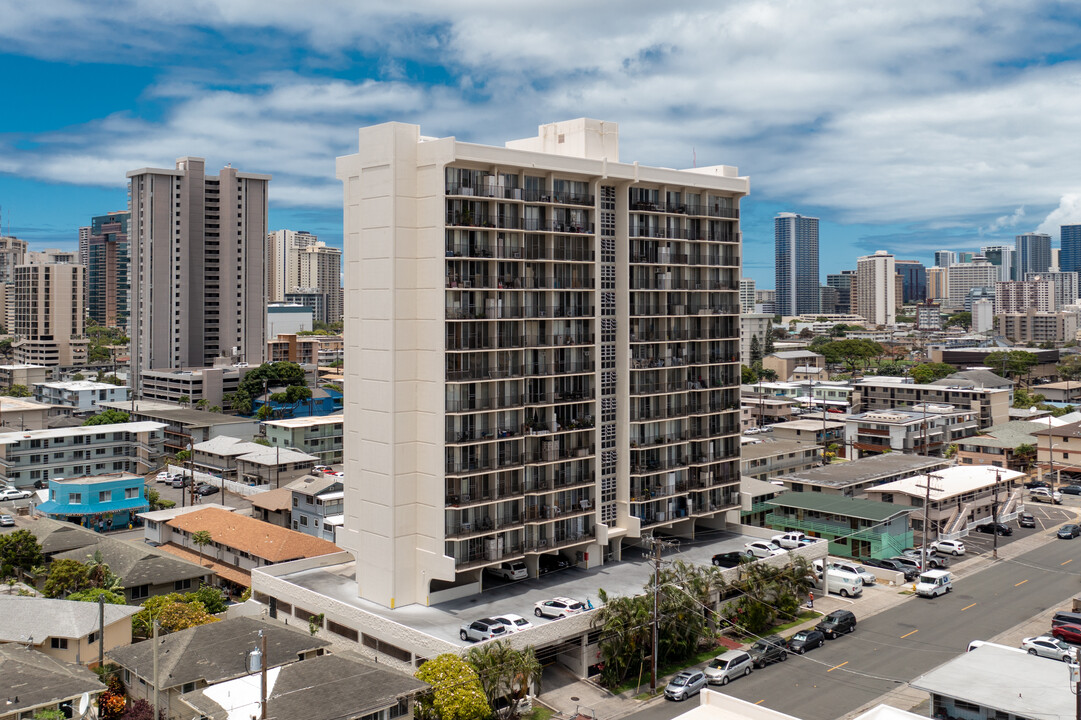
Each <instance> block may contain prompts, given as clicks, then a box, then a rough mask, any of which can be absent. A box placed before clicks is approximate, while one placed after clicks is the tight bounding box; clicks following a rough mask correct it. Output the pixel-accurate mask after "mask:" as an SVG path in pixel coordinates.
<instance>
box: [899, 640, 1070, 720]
mask: <svg viewBox="0 0 1081 720" xmlns="http://www.w3.org/2000/svg"><path fill="white" fill-rule="evenodd" d="M909 684H910V685H911V686H912V687H914V688H916V689H917V690H923V691H925V692H928V693H930V695H931V706H930V707H929V708H928V710H927V713H928V715H929V716H931V717H936V718H937V717H951V718H1010V720H1050V719H1051V718H1072V717H1075V716H1076V710H1077V697H1076V696H1075V695H1074V692H1073V689H1072V688H1073V680H1072V678H1071V671H1070V666H1069V665H1068V664H1066V663H1061V662H1051V661H1049V660H1047V659H1046V658H1041V657H1037V656H1035V655H1029V654H1028V653H1024V652H1017V651H1016V650H1014V649H1013V648H1003V647H996V646H994V645H981V646H980V647H977V648H975V649H974V650H971V651H969V652H964V653H960V654H959V655H955V656H954V657H953V658H952V659H950V660H948V661H946V662H945V663H943V664H941V665H939V666H938V667H936V668H935V669H934V670H931V671H930V672H927V673H924V674H923V675H920V676H919V677H918V678H916V679H915V680H912V681H911V682H910V683H909Z"/></svg>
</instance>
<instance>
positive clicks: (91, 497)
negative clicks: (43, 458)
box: [37, 473, 150, 532]
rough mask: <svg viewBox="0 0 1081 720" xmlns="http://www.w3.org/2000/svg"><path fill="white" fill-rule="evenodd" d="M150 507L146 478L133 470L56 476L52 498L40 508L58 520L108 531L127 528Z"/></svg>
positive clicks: (50, 490)
mask: <svg viewBox="0 0 1081 720" xmlns="http://www.w3.org/2000/svg"><path fill="white" fill-rule="evenodd" d="M149 508H150V503H149V501H148V500H147V499H146V479H145V478H144V477H143V476H142V475H132V474H131V473H110V474H108V475H89V476H83V477H73V478H53V479H52V480H51V481H50V482H49V499H48V500H46V501H45V502H43V503H41V504H40V505H38V507H37V512H39V513H43V514H45V515H47V516H48V517H51V518H53V519H54V520H63V521H65V522H69V523H75V524H76V525H82V526H83V527H85V528H89V529H91V530H97V531H98V532H104V531H106V530H112V529H114V528H121V527H126V526H128V525H130V524H131V523H133V522H134V520H135V515H136V513H140V512H143V511H144V510H148V509H149Z"/></svg>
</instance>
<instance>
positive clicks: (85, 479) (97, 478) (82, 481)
mask: <svg viewBox="0 0 1081 720" xmlns="http://www.w3.org/2000/svg"><path fill="white" fill-rule="evenodd" d="M98 427H101V426H100V425H99V426H98ZM117 480H137V481H139V482H143V483H145V482H146V479H145V478H144V477H143V476H142V475H136V474H135V473H129V472H115V473H104V474H102V475H83V476H81V477H70V478H51V479H50V480H49V483H50V484H51V483H60V484H62V485H98V484H100V483H105V482H116V481H117Z"/></svg>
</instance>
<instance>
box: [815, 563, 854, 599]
mask: <svg viewBox="0 0 1081 720" xmlns="http://www.w3.org/2000/svg"><path fill="white" fill-rule="evenodd" d="M822 582H823V584H824V585H825V587H826V592H828V593H837V594H838V595H840V596H841V597H859V596H860V595H862V594H863V579H862V578H860V576H859V575H857V574H856V573H854V572H850V571H848V570H841V569H838V568H834V567H831V568H829V570H827V572H826V576H825V578H823V580H822Z"/></svg>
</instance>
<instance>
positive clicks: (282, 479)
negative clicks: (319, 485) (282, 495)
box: [236, 445, 319, 487]
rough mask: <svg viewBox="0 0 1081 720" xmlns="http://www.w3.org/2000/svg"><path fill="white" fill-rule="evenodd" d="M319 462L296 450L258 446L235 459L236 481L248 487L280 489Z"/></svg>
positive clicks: (315, 458) (311, 456)
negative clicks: (271, 486)
mask: <svg viewBox="0 0 1081 720" xmlns="http://www.w3.org/2000/svg"><path fill="white" fill-rule="evenodd" d="M318 462H319V458H317V457H316V456H314V455H309V454H307V453H302V452H300V451H298V450H288V449H285V450H283V449H282V448H276V447H265V446H263V445H260V446H259V449H258V450H252V451H251V452H248V453H245V454H243V455H240V456H239V457H237V459H236V472H237V480H238V481H239V482H242V483H247V484H248V485H273V486H274V487H281V486H282V485H285V484H287V483H289V482H291V481H293V480H296V479H297V478H299V477H301V476H303V475H307V474H308V473H310V472H311V471H312V468H314V467H315V465H316V464H317V463H318Z"/></svg>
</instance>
